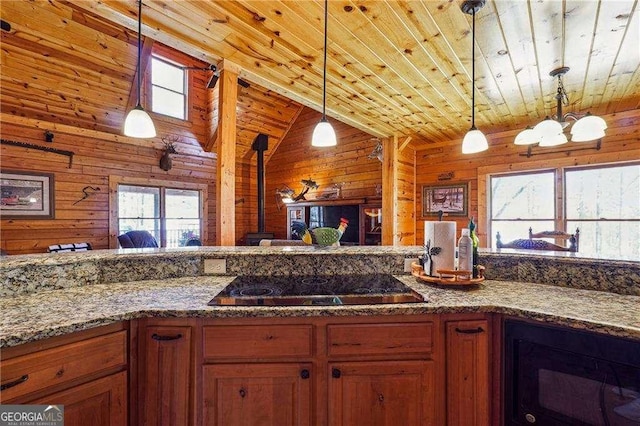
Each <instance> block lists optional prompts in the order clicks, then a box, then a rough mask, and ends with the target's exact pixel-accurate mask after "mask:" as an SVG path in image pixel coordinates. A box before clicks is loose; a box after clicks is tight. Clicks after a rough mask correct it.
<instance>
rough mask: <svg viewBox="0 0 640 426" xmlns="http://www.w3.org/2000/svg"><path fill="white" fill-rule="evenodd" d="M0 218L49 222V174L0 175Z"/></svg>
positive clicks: (50, 200)
mask: <svg viewBox="0 0 640 426" xmlns="http://www.w3.org/2000/svg"><path fill="white" fill-rule="evenodd" d="M0 192H1V193H2V198H1V200H0V216H2V218H3V219H53V218H54V214H55V211H54V203H53V201H54V198H53V174H51V173H36V172H22V171H10V170H3V171H2V172H0Z"/></svg>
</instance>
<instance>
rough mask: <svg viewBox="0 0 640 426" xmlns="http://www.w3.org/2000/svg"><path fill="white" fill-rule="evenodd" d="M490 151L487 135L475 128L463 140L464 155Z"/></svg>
mask: <svg viewBox="0 0 640 426" xmlns="http://www.w3.org/2000/svg"><path fill="white" fill-rule="evenodd" d="M487 149H489V143H488V142H487V138H486V137H485V135H484V134H483V133H482V132H481V131H480V130H478V129H476V128H475V127H472V128H471V130H469V131H468V132H467V134H466V135H464V139H463V140H462V153H463V154H475V153H476V152H481V151H485V150H487Z"/></svg>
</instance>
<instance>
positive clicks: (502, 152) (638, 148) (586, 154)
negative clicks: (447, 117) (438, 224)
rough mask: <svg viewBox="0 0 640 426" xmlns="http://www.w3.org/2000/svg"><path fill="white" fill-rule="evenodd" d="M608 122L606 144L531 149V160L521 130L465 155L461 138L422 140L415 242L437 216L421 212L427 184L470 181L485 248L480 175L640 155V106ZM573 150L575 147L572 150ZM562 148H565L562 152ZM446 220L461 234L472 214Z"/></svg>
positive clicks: (492, 138) (493, 138) (471, 204)
mask: <svg viewBox="0 0 640 426" xmlns="http://www.w3.org/2000/svg"><path fill="white" fill-rule="evenodd" d="M603 118H604V119H605V120H606V121H607V124H608V126H609V128H608V129H607V131H606V132H607V134H606V136H605V137H604V138H603V139H602V148H601V149H600V150H599V151H597V150H593V149H589V150H579V149H580V148H585V147H594V146H595V142H585V143H575V142H574V143H571V142H569V143H568V144H565V145H561V146H558V147H551V148H538V147H534V148H532V153H533V154H535V155H533V156H531V157H530V158H527V157H526V156H523V155H522V154H526V152H527V147H526V146H525V147H522V146H516V145H514V144H513V140H514V139H515V137H516V135H517V133H518V132H514V131H510V132H503V133H495V134H490V135H487V139H488V140H489V149H488V150H487V151H485V152H482V153H479V154H471V155H466V154H462V150H461V147H462V140H461V139H460V140H455V141H451V142H449V143H446V144H443V143H437V144H428V145H427V144H422V145H418V146H415V148H416V229H417V234H416V235H417V238H416V243H417V244H419V245H422V243H423V241H424V225H423V221H425V220H435V219H434V218H433V217H431V216H429V217H424V216H422V187H423V185H432V184H448V183H458V182H469V186H470V193H471V194H470V200H469V216H474V217H475V218H478V217H480V223H479V228H478V231H479V238H480V244H481V246H483V247H485V246H487V235H486V222H485V219H484V218H485V210H486V208H485V200H486V196H487V194H486V188H483V187H481V188H479V185H478V182H479V176H480V181H482V175H484V174H486V173H487V172H489V171H490V172H491V173H502V172H509V171H519V170H535V169H542V168H547V169H548V168H553V167H560V166H583V165H592V164H601V163H612V162H621V161H631V160H639V159H640V110H631V111H626V112H623V113H617V114H611V115H609V116H604V117H603ZM572 148H573V150H571V149H572ZM558 151H561V152H558ZM450 172H451V173H453V175H454V176H453V178H452V179H451V180H445V181H439V180H438V176H439V175H441V174H446V173H450ZM445 220H455V221H456V223H457V228H458V234H460V229H462V228H465V227H467V225H468V223H469V218H460V217H457V216H449V217H447V218H445Z"/></svg>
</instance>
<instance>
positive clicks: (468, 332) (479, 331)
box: [456, 327, 484, 334]
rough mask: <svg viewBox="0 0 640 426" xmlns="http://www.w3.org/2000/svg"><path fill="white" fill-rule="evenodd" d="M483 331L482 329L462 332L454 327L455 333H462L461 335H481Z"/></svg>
mask: <svg viewBox="0 0 640 426" xmlns="http://www.w3.org/2000/svg"><path fill="white" fill-rule="evenodd" d="M483 331H484V329H483V328H482V327H478V328H473V329H471V330H462V329H460V328H458V327H456V333H462V334H477V333H482V332H483Z"/></svg>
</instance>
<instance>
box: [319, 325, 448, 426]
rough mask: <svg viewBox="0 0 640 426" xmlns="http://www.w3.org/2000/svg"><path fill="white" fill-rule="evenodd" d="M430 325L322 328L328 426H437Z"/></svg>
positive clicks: (333, 326)
mask: <svg viewBox="0 0 640 426" xmlns="http://www.w3.org/2000/svg"><path fill="white" fill-rule="evenodd" d="M416 319H418V321H416ZM433 319H435V318H431V317H424V316H418V317H417V318H413V319H410V318H406V321H402V320H399V319H398V318H390V319H386V318H377V319H376V322H371V319H358V321H359V323H354V320H353V319H351V320H350V321H349V322H348V323H345V322H344V321H343V320H340V319H334V320H333V321H332V322H336V323H330V324H328V325H327V352H328V353H327V355H328V360H329V368H328V370H327V374H328V378H327V382H328V405H327V406H328V411H329V416H328V418H329V425H331V426H349V425H353V426H355V425H364V424H366V425H380V426H385V425H388V426H395V425H406V426H428V425H433V426H438V425H439V424H440V423H439V422H438V420H439V418H440V412H441V410H439V409H438V408H437V404H438V402H437V400H436V389H437V387H438V386H437V375H436V367H435V361H434V359H433V357H434V350H435V346H434V344H435V339H436V336H435V335H434V332H435V330H436V329H437V327H436V325H434V321H433Z"/></svg>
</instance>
